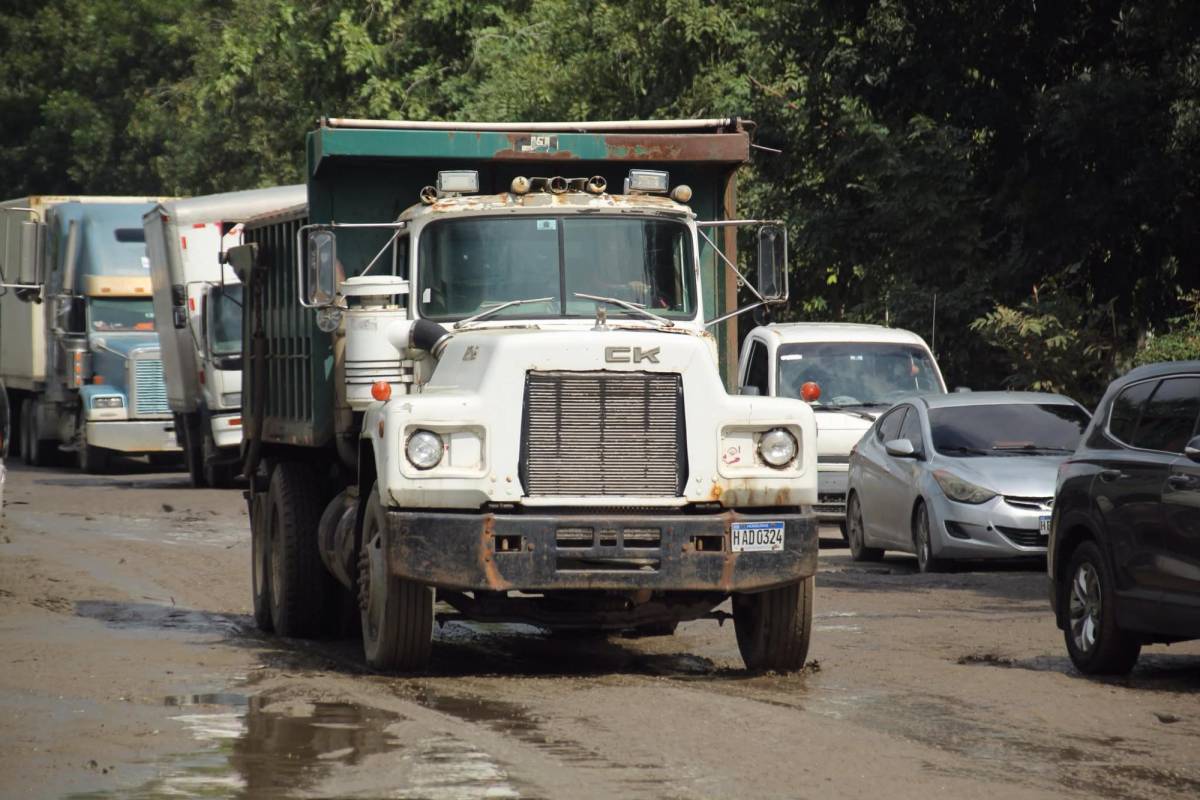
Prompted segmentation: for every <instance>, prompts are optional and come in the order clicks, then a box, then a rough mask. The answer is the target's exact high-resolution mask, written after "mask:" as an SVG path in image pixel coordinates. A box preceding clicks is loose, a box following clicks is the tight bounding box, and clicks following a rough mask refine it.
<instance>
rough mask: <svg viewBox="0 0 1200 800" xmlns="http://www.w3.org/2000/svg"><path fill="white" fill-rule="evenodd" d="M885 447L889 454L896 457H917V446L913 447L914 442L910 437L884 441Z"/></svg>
mask: <svg viewBox="0 0 1200 800" xmlns="http://www.w3.org/2000/svg"><path fill="white" fill-rule="evenodd" d="M883 449H884V450H886V451H887V454H888V455H889V456H895V457H896V458H916V457H917V448H915V447H913V443H912V442H911V441H909V440H908V439H892V440H891V441H890V442H884V444H883Z"/></svg>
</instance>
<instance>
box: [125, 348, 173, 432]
mask: <svg viewBox="0 0 1200 800" xmlns="http://www.w3.org/2000/svg"><path fill="white" fill-rule="evenodd" d="M129 388H130V390H131V391H132V394H133V397H132V400H131V403H130V405H132V406H133V414H134V416H137V417H153V416H165V415H168V414H170V413H171V409H170V406H168V405H167V383H166V381H165V380H164V379H163V367H162V361H161V360H160V359H157V358H135V359H134V360H133V381H132V382H131V383H130V387H129Z"/></svg>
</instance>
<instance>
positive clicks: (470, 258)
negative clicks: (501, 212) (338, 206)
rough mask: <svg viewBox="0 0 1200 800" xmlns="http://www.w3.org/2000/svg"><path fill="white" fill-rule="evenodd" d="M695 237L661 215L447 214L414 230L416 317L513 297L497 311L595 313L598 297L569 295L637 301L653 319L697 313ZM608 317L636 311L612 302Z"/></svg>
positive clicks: (451, 313) (453, 314)
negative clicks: (416, 234) (512, 303)
mask: <svg viewBox="0 0 1200 800" xmlns="http://www.w3.org/2000/svg"><path fill="white" fill-rule="evenodd" d="M693 264H694V259H693V257H692V237H691V232H690V230H689V229H688V227H687V226H686V225H684V224H682V223H680V222H675V221H672V220H665V219H629V218H612V217H588V218H585V219H581V218H576V217H554V216H549V217H534V216H521V217H505V218H502V219H501V218H492V217H485V218H480V219H458V220H444V221H439V222H435V223H433V224H431V225H429V226H428V227H427V228H425V230H424V231H423V232H422V233H421V239H420V244H419V246H418V255H417V279H418V291H419V292H420V300H419V304H418V307H419V309H420V313H421V316H423V317H429V318H431V319H437V320H455V319H463V318H465V317H469V316H472V315H474V314H478V313H480V312H483V311H487V310H488V309H489V308H494V307H496V306H498V305H500V304H501V303H507V302H509V301H512V300H527V299H531V298H539V297H549V298H551V299H550V300H548V301H546V302H542V303H529V304H524V305H517V306H513V307H511V308H506V309H504V310H502V311H500V312H498V313H496V314H495V315H494V317H492V318H493V319H502V318H504V317H522V318H526V319H528V318H539V317H540V318H547V317H592V316H595V313H596V303H595V301H592V300H584V299H582V298H578V297H575V296H574V295H575V293H576V292H580V293H584V294H592V295H598V296H602V297H612V298H616V299H618V300H624V301H625V302H628V303H635V304H640V305H643V306H645V308H646V309H647V310H648V311H650V312H652V313H654V314H658V315H659V316H663V317H670V318H674V319H687V318H691V317H693V316H695V314H696V300H695V291H694V287H693V283H694V281H695V270H694V267H693ZM606 310H607V312H608V314H609V316H614V317H615V316H622V317H623V316H633V317H637V318H643V317H641V316H640V315H637V314H635V313H634V312H631V311H628V310H626V309H622V308H620V307H619V306H615V305H610V306H608V307H607V309H606Z"/></svg>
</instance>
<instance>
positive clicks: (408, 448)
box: [404, 431, 444, 469]
mask: <svg viewBox="0 0 1200 800" xmlns="http://www.w3.org/2000/svg"><path fill="white" fill-rule="evenodd" d="M443 449H444V448H443V446H442V437H440V436H438V435H437V434H436V433H434V432H433V431H415V432H414V433H413V435H412V436H409V437H408V444H407V445H405V447H404V451H405V454H406V455H407V456H408V461H409V463H411V464H412V465H413V466H414V467H416V468H417V469H433V468H434V467H436V466H437V465H438V463H439V462H441V460H442V451H443Z"/></svg>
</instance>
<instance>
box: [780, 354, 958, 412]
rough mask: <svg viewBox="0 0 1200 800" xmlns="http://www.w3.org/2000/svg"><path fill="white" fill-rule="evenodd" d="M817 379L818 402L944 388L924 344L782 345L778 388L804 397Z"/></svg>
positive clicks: (861, 400) (877, 399)
mask: <svg viewBox="0 0 1200 800" xmlns="http://www.w3.org/2000/svg"><path fill="white" fill-rule="evenodd" d="M808 381H814V382H816V384H817V385H818V386H820V387H821V397H820V399H818V400H817V401H816V402H814V403H812V405H814V406H817V407H821V406H825V407H830V406H890V405H891V404H892V403H894V402H896V401H897V400H899V399H900V398H902V397H905V396H907V395H911V394H918V393H922V392H944V391H945V387H944V386H942V383H941V379H940V378H938V374H937V369H935V368H934V364H933V359H932V358H930V356H929V353H928V352H926V351H925V350H924V349H923V348H920V347H914V346H912V345H905V344H883V343H877V342H812V343H798V344H785V345H783V346H782V347H780V348H779V380H778V386H777V393H778V394H779V395H780V396H782V397H800V387H801V386H803V385H804V384H805V383H807V382H808Z"/></svg>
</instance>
